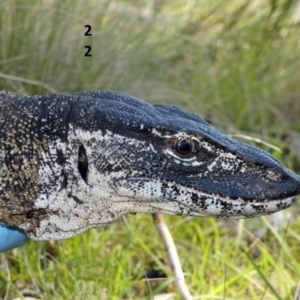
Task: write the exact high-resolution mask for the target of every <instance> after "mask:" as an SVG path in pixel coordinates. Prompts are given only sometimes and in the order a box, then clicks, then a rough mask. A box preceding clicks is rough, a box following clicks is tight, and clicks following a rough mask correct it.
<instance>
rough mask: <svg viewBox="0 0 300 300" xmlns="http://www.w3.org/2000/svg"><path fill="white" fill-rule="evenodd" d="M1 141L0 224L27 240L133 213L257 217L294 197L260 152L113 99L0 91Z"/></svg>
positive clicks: (299, 183) (203, 127) (159, 109)
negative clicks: (185, 150) (187, 149)
mask: <svg viewBox="0 0 300 300" xmlns="http://www.w3.org/2000/svg"><path fill="white" fill-rule="evenodd" d="M0 138H1V143H0V163H1V173H0V223H1V224H5V225H11V226H18V227H20V228H22V229H24V230H25V232H26V233H27V234H28V236H29V237H30V238H33V239H39V240H42V239H63V238H67V237H71V236H74V235H76V234H78V233H80V232H83V231H84V230H86V229H87V228H90V227H97V226H101V225H104V224H107V223H108V222H111V221H113V220H115V219H117V218H119V217H120V216H122V215H124V214H126V213H131V212H148V213H157V212H161V213H167V214H175V215H182V216H213V217H221V218H249V217H256V216H261V215H265V214H270V213H273V212H276V211H279V210H282V209H285V208H287V207H289V206H290V205H291V204H292V203H293V202H294V201H295V200H296V198H297V196H298V195H299V194H300V177H299V176H298V175H296V174H294V173H293V172H291V171H290V170H288V169H287V168H285V167H283V166H282V165H280V163H279V162H278V161H277V160H276V159H275V158H274V157H272V156H271V155H269V154H268V153H266V152H265V151H262V150H260V149H258V148H256V147H253V146H250V145H248V144H245V143H243V142H240V141H237V140H234V139H232V138H230V137H228V136H226V135H224V134H223V133H221V132H220V131H218V130H216V129H215V128H214V127H212V126H211V125H209V124H208V123H206V122H205V121H204V120H202V119H201V118H200V117H198V116H197V115H194V114H192V113H188V112H185V111H184V110H182V109H180V108H178V107H175V106H166V105H150V104H147V103H145V102H143V101H142V100H139V99H137V98H134V97H131V96H128V95H125V94H121V93H118V92H111V91H92V92H86V93H64V94H50V95H42V96H24V97H23V96H22V97H21V96H17V95H15V94H13V93H8V92H1V93H0ZM182 141H188V142H189V143H190V145H193V146H194V150H193V151H191V153H190V154H189V155H186V156H185V155H181V154H182V153H179V152H178V147H177V145H178V143H182ZM183 143H186V142H183Z"/></svg>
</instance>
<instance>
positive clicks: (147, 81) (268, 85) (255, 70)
mask: <svg viewBox="0 0 300 300" xmlns="http://www.w3.org/2000/svg"><path fill="white" fill-rule="evenodd" d="M297 5H298V8H297ZM299 20H300V12H299V3H298V4H297V2H296V1H288V0H269V1H267V0H264V1H263V0H261V1H258V0H257V1H254V0H253V1H246V0H243V1H242V0H232V1H222V0H209V1H206V0H201V1H200V0H199V1H196V0H194V1H192V0H189V1H183V0H153V1H147V0H131V1H129V0H128V1H125V0H124V1H122V0H97V1H96V0H89V1H82V0H76V1H71V0H65V1H59V0H43V1H40V0H39V1H25V0H24V1H22V0H2V1H1V3H0V39H1V40H0V89H8V90H11V91H14V92H17V93H19V94H37V93H48V92H54V91H58V92H62V91H86V90H95V89H113V90H118V91H122V92H125V93H129V94H132V95H134V96H137V97H140V98H142V99H144V100H146V101H148V102H152V103H167V104H173V105H178V106H181V107H184V108H185V109H187V110H189V111H193V112H196V113H197V114H199V115H201V116H203V117H204V118H206V119H207V120H208V121H210V122H212V123H213V124H214V125H215V126H217V127H218V128H220V129H222V130H223V131H225V132H227V133H229V134H238V133H242V134H247V135H250V136H253V137H256V138H260V139H261V140H263V141H265V142H268V143H271V144H273V145H274V146H276V147H278V148H280V149H281V150H282V152H278V151H275V150H274V149H273V148H270V147H268V146H267V145H263V144H260V145H259V146H260V147H263V148H264V149H266V150H268V151H269V152H271V153H272V154H273V155H275V156H276V157H277V158H278V159H279V160H280V161H282V162H283V163H284V164H285V165H287V166H288V167H289V168H291V169H293V170H295V171H297V172H300V135H299V131H300V122H299V114H300V85H299V82H300V34H299V33H300V31H299V27H300V22H299ZM86 24H90V25H91V26H92V36H91V37H87V36H84V32H85V31H86V29H85V28H84V25H86ZM86 45H90V46H91V47H92V52H91V53H92V57H85V56H84V53H85V52H86V50H85V49H84V47H85V46H86ZM237 129H238V130H237ZM166 219H167V223H168V224H169V226H170V230H171V232H172V235H173V237H174V240H175V241H176V244H177V246H178V251H179V255H180V258H181V261H182V264H183V269H184V271H185V272H186V281H187V283H188V285H189V288H190V291H191V293H192V294H193V295H194V296H195V299H293V295H294V294H295V290H296V285H297V282H298V280H299V279H300V264H299V261H300V251H299V241H300V232H299V231H300V219H299V217H298V207H297V206H295V207H294V208H293V209H290V210H288V214H285V215H282V214H281V215H279V217H278V215H277V217H273V218H259V219H252V220H246V221H245V220H241V221H236V222H225V221H220V220H215V219H209V218H207V219H205V218H182V217H167V218H166ZM126 220H127V222H126V223H127V227H128V230H127V229H126V226H125V224H124V222H123V221H119V222H115V223H113V224H111V225H110V226H108V227H107V228H98V229H93V230H89V231H87V232H86V233H84V234H81V235H80V236H77V237H75V238H73V239H70V240H66V241H59V242H34V241H31V242H29V243H28V244H27V246H26V247H23V248H21V249H17V250H14V251H10V252H8V253H6V254H0V264H1V268H0V298H2V299H14V298H17V297H19V298H21V299H23V297H25V296H31V297H35V298H37V299H149V298H150V297H151V295H156V294H159V293H162V292H164V293H166V292H172V291H174V287H173V285H172V278H171V276H172V275H171V273H170V271H169V268H168V266H167V263H166V254H165V251H164V248H163V246H162V244H161V242H160V240H159V237H158V234H157V232H156V231H155V228H154V226H153V224H152V220H151V216H149V215H142V214H140V215H135V216H130V217H126ZM130 235H131V236H132V239H131V238H130ZM145 269H159V270H162V271H163V272H165V273H166V274H167V275H168V278H165V279H161V280H156V281H153V282H151V288H152V291H150V290H149V287H148V286H147V284H146V283H145V282H144V281H143V280H141V278H142V277H143V274H144V270H145ZM176 299H177V298H176Z"/></svg>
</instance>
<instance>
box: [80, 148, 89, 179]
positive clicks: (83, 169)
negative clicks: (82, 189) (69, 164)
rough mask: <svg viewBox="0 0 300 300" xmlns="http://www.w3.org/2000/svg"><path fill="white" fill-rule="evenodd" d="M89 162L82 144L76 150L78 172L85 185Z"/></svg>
mask: <svg viewBox="0 0 300 300" xmlns="http://www.w3.org/2000/svg"><path fill="white" fill-rule="evenodd" d="M88 167H89V162H88V159H87V155H86V150H85V148H84V145H83V144H80V145H79V149H78V171H79V173H80V175H81V178H82V179H83V180H84V182H85V183H87V175H88Z"/></svg>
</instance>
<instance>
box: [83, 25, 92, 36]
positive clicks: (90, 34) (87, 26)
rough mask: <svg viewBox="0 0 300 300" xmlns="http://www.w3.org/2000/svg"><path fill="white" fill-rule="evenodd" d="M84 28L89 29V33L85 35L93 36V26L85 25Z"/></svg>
mask: <svg viewBox="0 0 300 300" xmlns="http://www.w3.org/2000/svg"><path fill="white" fill-rule="evenodd" d="M84 28H87V31H86V33H85V34H84V35H85V36H92V33H91V32H90V31H91V30H92V26H91V25H85V26H84Z"/></svg>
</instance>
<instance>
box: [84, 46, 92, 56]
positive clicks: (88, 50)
mask: <svg viewBox="0 0 300 300" xmlns="http://www.w3.org/2000/svg"><path fill="white" fill-rule="evenodd" d="M85 48H87V51H86V52H85V54H84V56H92V54H91V53H90V52H91V50H92V47H91V46H85V47H84V49H85Z"/></svg>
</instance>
